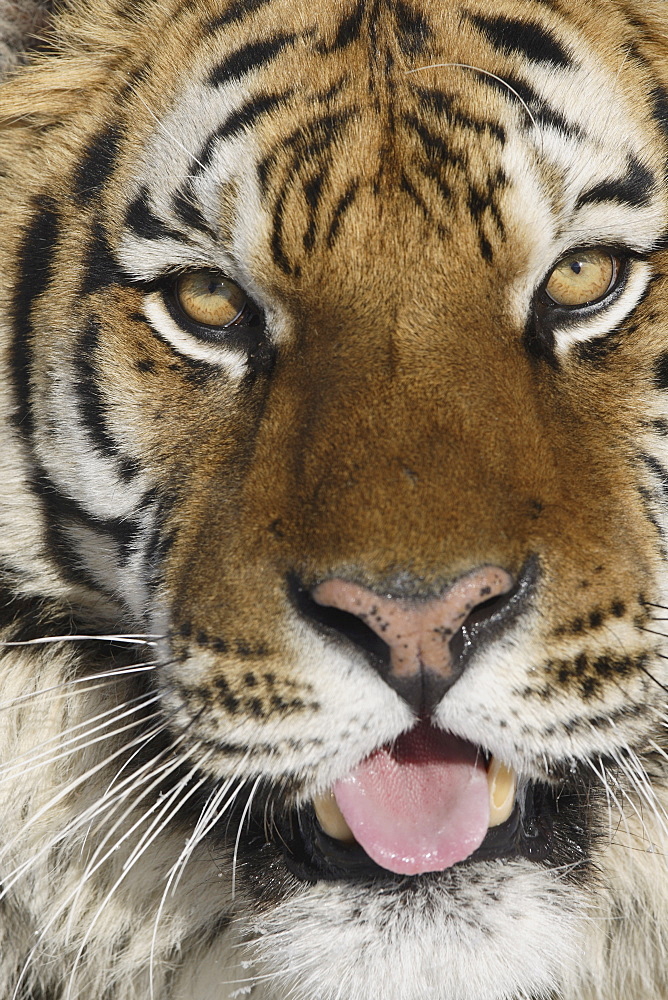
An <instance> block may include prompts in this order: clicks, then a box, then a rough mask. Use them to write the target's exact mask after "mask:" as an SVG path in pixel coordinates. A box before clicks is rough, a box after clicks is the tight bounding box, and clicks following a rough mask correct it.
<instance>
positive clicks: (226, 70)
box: [207, 33, 298, 87]
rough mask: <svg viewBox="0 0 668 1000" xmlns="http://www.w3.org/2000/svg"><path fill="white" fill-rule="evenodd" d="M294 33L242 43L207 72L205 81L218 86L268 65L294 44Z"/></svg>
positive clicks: (211, 85) (295, 37)
mask: <svg viewBox="0 0 668 1000" xmlns="http://www.w3.org/2000/svg"><path fill="white" fill-rule="evenodd" d="M297 37H298V36H297V35H296V34H294V33H291V34H288V33H285V34H282V35H274V37H273V38H267V39H265V40H264V41H261V42H249V43H248V44H247V45H242V46H241V48H239V49H236V51H235V52H232V53H230V55H229V56H227V57H226V58H225V59H223V61H222V62H220V63H218V65H217V66H214V68H213V69H212V70H211V72H210V73H209V77H208V80H207V83H208V84H209V86H210V87H220V86H222V85H223V84H224V83H227V82H228V81H229V80H238V79H239V78H240V77H242V76H243V75H244V74H245V73H248V72H250V71H251V70H255V69H259V68H260V67H261V66H268V65H269V63H270V62H272V61H273V60H274V59H276V57H277V56H279V55H280V53H281V52H282V51H283V49H285V48H287V47H288V46H289V45H294V43H295V42H296V40H297Z"/></svg>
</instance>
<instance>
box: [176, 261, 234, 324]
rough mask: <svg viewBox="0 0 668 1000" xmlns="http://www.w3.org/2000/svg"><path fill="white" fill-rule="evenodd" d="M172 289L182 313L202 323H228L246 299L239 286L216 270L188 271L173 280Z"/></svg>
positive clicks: (232, 321) (232, 320)
mask: <svg viewBox="0 0 668 1000" xmlns="http://www.w3.org/2000/svg"><path fill="white" fill-rule="evenodd" d="M175 288H176V297H177V299H178V301H179V305H180V306H181V308H182V309H183V311H184V313H185V314H186V316H188V318H189V319H191V320H193V322H195V323H201V324H202V326H216V327H224V326H230V325H231V324H232V323H234V322H235V320H237V319H238V318H239V316H240V315H241V313H242V312H243V310H244V307H245V306H246V304H247V301H248V299H247V297H246V295H245V294H244V292H243V291H242V290H241V289H240V288H239V286H238V285H235V283H234V282H233V281H230V280H229V278H226V277H224V275H222V274H220V273H219V272H218V271H209V270H204V269H203V270H201V271H189V272H188V273H187V274H182V275H181V276H180V277H179V278H178V279H177V281H176V286H175Z"/></svg>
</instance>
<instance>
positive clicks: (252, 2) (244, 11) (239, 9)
mask: <svg viewBox="0 0 668 1000" xmlns="http://www.w3.org/2000/svg"><path fill="white" fill-rule="evenodd" d="M270 3H272V0H234V2H233V3H231V4H230V5H229V7H228V8H227V10H226V11H225V13H224V14H219V15H218V17H214V18H213V20H211V21H209V22H208V23H207V24H205V25H204V31H205V32H206V33H207V34H209V35H210V34H213V32H215V31H219V30H220V29H221V28H227V27H228V25H230V24H237V23H239V22H240V21H245V19H246V18H247V17H250V15H251V14H254V13H255V12H256V11H257V10H260V8H261V7H266V6H267V5H268V4H270Z"/></svg>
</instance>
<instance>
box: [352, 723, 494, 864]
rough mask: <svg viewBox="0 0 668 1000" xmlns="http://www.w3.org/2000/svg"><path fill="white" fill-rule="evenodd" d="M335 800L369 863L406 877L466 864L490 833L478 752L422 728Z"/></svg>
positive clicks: (361, 769)
mask: <svg viewBox="0 0 668 1000" xmlns="http://www.w3.org/2000/svg"><path fill="white" fill-rule="evenodd" d="M334 797H335V798H336V801H337V803H338V806H339V809H340V810H341V812H342V813H343V815H344V817H345V820H346V822H347V824H348V826H349V827H350V829H351V830H352V832H353V834H354V835H355V838H356V840H357V841H358V843H360V844H361V845H362V847H363V848H364V850H365V851H366V853H367V854H368V855H369V857H370V858H372V859H373V860H374V861H375V862H376V864H379V865H381V866H382V867H383V868H387V869H388V870H389V871H391V872H397V873H398V874H402V875H417V874H419V873H421V872H436V871H442V870H443V869H444V868H449V867H450V865H454V864H455V862H457V861H463V860H464V858H467V857H468V856H469V854H472V853H473V851H475V849H476V848H477V847H479V846H480V844H481V843H482V841H483V840H484V838H485V834H486V833H487V828H488V826H489V792H488V786H487V774H486V771H485V764H484V761H483V760H482V758H481V755H480V753H479V751H478V750H476V747H474V746H473V744H471V743H466V742H465V741H464V740H460V739H457V737H456V736H451V735H450V734H449V733H444V732H442V731H441V730H439V729H435V728H434V727H433V726H431V725H429V723H425V722H421V723H419V724H418V725H417V726H415V728H414V729H411V731H410V732H408V733H404V734H403V735H402V736H400V737H399V739H398V740H397V741H396V743H394V744H393V745H392V746H388V747H381V749H380V750H377V751H376V752H375V753H373V754H371V756H370V757H367V759H366V760H364V761H362V763H361V764H358V766H357V767H356V768H355V770H354V771H352V773H351V774H349V775H348V777H347V778H344V779H343V780H342V781H338V782H337V783H336V784H335V786H334Z"/></svg>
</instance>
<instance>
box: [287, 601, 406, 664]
mask: <svg viewBox="0 0 668 1000" xmlns="http://www.w3.org/2000/svg"><path fill="white" fill-rule="evenodd" d="M290 591H291V593H292V597H293V600H294V603H295V604H296V606H297V609H298V610H299V612H300V613H301V615H302V616H303V617H304V618H306V619H309V620H310V621H312V622H314V623H315V624H317V625H321V626H324V627H325V628H326V629H328V630H329V631H332V632H335V633H337V634H338V635H340V636H342V637H343V638H345V639H348V641H349V642H352V643H353V645H355V646H357V647H359V648H360V649H362V650H363V651H364V652H365V653H367V654H368V655H369V656H370V657H371V658H372V660H376V661H378V662H377V665H378V666H381V665H382V666H383V667H385V668H387V669H389V667H390V656H391V649H390V646H389V645H388V644H387V643H386V642H385V641H384V640H383V639H382V638H381V636H379V635H378V633H377V632H375V631H374V629H373V628H371V627H370V626H369V625H367V624H366V623H365V622H364V621H363V620H362V619H361V618H360V617H359V616H358V615H356V614H355V613H354V612H351V611H344V610H342V609H341V608H336V607H332V606H331V605H325V604H320V603H318V602H317V601H315V600H313V598H312V597H311V595H310V592H309V591H308V590H306V589H305V588H303V587H301V586H299V585H298V584H296V585H295V584H293V585H292V586H291V587H290Z"/></svg>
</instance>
